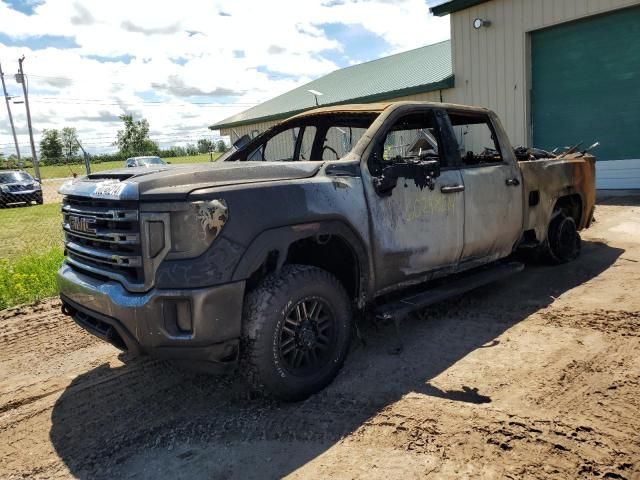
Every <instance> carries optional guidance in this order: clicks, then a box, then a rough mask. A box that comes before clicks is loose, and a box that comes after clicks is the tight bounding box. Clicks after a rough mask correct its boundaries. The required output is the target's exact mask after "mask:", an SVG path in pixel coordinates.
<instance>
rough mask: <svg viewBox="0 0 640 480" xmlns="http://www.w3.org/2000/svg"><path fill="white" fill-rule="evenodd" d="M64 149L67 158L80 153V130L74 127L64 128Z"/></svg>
mask: <svg viewBox="0 0 640 480" xmlns="http://www.w3.org/2000/svg"><path fill="white" fill-rule="evenodd" d="M61 136H62V150H63V152H64V156H65V157H67V160H68V159H70V158H71V157H75V156H76V155H77V154H78V150H79V147H78V132H77V131H76V129H75V128H73V127H64V128H63V129H62V135H61Z"/></svg>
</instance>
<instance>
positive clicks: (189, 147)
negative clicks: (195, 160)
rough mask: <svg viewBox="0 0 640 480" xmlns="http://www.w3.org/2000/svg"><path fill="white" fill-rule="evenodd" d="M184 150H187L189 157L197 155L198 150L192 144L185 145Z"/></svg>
mask: <svg viewBox="0 0 640 480" xmlns="http://www.w3.org/2000/svg"><path fill="white" fill-rule="evenodd" d="M186 149H187V155H189V156H191V155H197V154H198V149H197V148H196V146H195V145H194V144H193V143H187V146H186Z"/></svg>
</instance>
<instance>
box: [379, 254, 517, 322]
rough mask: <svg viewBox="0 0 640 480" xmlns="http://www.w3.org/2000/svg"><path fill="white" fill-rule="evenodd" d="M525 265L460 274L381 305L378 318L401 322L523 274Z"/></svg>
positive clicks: (503, 266) (504, 265)
mask: <svg viewBox="0 0 640 480" xmlns="http://www.w3.org/2000/svg"><path fill="white" fill-rule="evenodd" d="M523 269H524V264H523V263H520V262H509V263H500V264H497V265H494V266H492V267H489V268H483V269H482V270H476V271H472V272H468V273H461V274H459V275H460V277H459V278H456V279H454V280H452V281H450V282H447V283H445V284H442V285H438V286H434V287H431V288H428V289H427V290H425V291H424V292H420V293H415V294H412V295H410V296H407V297H405V298H401V299H400V300H395V301H393V302H390V303H386V304H384V305H381V306H380V307H378V308H377V309H376V317H377V318H378V319H380V320H393V321H395V322H399V321H400V320H402V319H404V318H405V317H407V315H409V314H410V313H412V312H415V311H416V310H421V309H423V308H425V307H428V306H429V305H432V304H434V303H438V302H441V301H443V300H446V299H448V298H451V297H455V296H456V295H460V294H462V293H465V292H468V291H470V290H474V289H476V288H478V287H481V286H483V285H486V284H488V283H492V282H495V281H497V280H501V279H503V278H505V277H508V276H509V275H513V274H514V273H518V272H521V271H522V270H523Z"/></svg>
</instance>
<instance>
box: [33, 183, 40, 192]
mask: <svg viewBox="0 0 640 480" xmlns="http://www.w3.org/2000/svg"><path fill="white" fill-rule="evenodd" d="M33 189H34V190H42V185H41V184H40V182H33Z"/></svg>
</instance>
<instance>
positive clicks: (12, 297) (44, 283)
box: [0, 247, 63, 310]
mask: <svg viewBox="0 0 640 480" xmlns="http://www.w3.org/2000/svg"><path fill="white" fill-rule="evenodd" d="M62 259H63V254H62V248H60V247H57V248H56V247H54V248H51V249H49V250H46V251H43V252H32V253H31V254H29V255H25V256H23V257H19V258H17V259H14V260H7V259H4V258H3V259H0V310H3V309H5V308H9V307H12V306H14V305H19V304H21V303H32V302H35V301H38V300H40V299H42V298H46V297H52V296H54V295H56V294H57V292H58V286H57V284H56V272H57V271H58V268H59V267H60V264H61V263H62Z"/></svg>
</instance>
